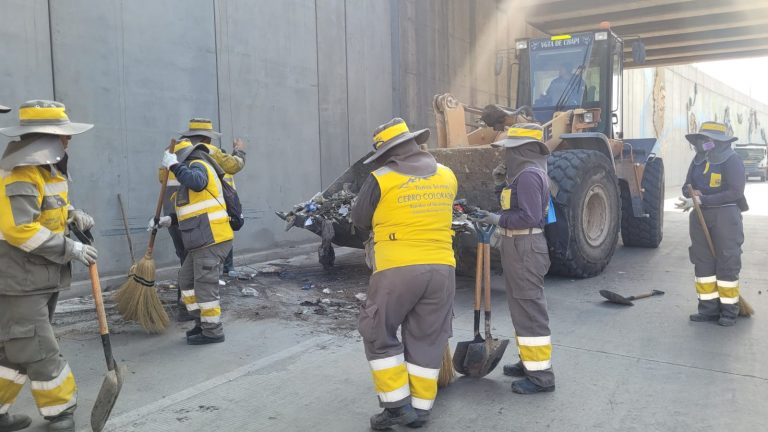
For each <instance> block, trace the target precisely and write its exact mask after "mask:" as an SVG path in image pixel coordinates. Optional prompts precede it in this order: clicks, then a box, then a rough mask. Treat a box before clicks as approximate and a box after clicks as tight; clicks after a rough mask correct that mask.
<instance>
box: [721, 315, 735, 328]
mask: <svg viewBox="0 0 768 432" xmlns="http://www.w3.org/2000/svg"><path fill="white" fill-rule="evenodd" d="M717 323H718V324H720V325H721V326H723V327H731V326H733V325H734V324H736V318H734V317H729V316H721V317H720V319H718V320H717Z"/></svg>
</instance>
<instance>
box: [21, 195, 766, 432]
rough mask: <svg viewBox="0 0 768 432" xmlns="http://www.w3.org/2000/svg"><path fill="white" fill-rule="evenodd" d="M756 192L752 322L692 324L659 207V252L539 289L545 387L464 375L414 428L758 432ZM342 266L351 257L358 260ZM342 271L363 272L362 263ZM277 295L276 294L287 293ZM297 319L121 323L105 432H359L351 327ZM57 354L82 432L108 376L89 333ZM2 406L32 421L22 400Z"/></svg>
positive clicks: (464, 300)
mask: <svg viewBox="0 0 768 432" xmlns="http://www.w3.org/2000/svg"><path fill="white" fill-rule="evenodd" d="M767 192H768V184H757V183H750V184H749V186H748V198H749V201H750V204H751V205H752V210H751V211H750V212H748V213H745V215H744V220H745V227H746V228H745V230H746V243H745V245H744V257H743V262H744V267H743V270H742V275H741V278H742V279H741V280H742V292H743V294H744V296H745V297H746V298H748V299H749V301H750V302H751V303H752V305H753V306H754V307H755V309H756V310H757V315H756V316H755V317H753V318H751V319H740V320H739V321H738V322H737V324H736V326H734V327H732V328H722V327H719V326H717V325H715V324H712V323H692V322H690V321H689V320H688V314H690V313H692V312H694V311H695V307H696V299H695V291H694V288H693V270H692V265H691V264H690V263H689V261H688V246H689V240H688V221H687V215H683V214H680V213H678V212H673V211H670V212H667V214H666V221H665V238H664V242H663V243H662V245H661V247H660V248H659V249H655V250H645V249H630V248H624V247H621V246H620V247H619V248H618V249H617V252H616V255H615V257H614V259H613V261H612V262H611V264H610V265H609V267H608V268H607V269H606V271H605V272H604V273H603V274H602V275H600V276H598V277H595V278H592V279H587V280H570V279H563V278H548V279H547V282H546V293H547V299H548V301H549V307H550V317H551V321H552V331H553V341H554V352H553V362H554V367H555V373H556V379H557V391H556V392H554V393H549V394H541V395H534V396H519V395H515V394H513V393H511V391H510V389H509V384H510V382H511V379H510V378H507V377H504V376H503V375H502V374H501V368H498V369H497V370H496V371H494V372H493V373H492V374H491V375H489V376H488V377H486V378H484V379H480V380H476V379H467V378H461V379H458V380H457V381H455V382H454V383H453V384H452V385H450V386H449V387H448V388H447V389H444V390H442V391H441V392H440V394H439V396H438V401H437V403H436V407H435V409H434V411H433V416H432V422H431V423H430V424H429V426H428V427H426V428H424V429H422V430H430V431H481V430H482V431H524V430H531V431H534V430H535V431H563V432H576V431H638V432H639V431H643V432H648V431H664V432H669V431H724V430H728V431H749V432H755V431H762V430H766V426H765V421H766V420H765V412H766V409H768V361H766V358H768V338H767V337H766V335H768V324H766V323H767V322H768V321H766V319H765V314H766V312H765V311H768V292H766V288H767V286H766V283H765V281H766V280H768V266H767V265H766V263H768V260H766V249H765V246H764V245H765V244H766V240H767V239H768V232H767V231H766V230H765V229H764V228H763V227H764V226H765V224H766V222H768V202H767V201H768V200H766V199H765V197H768V194H767ZM668 201H669V202H668V205H669V207H670V208H671V201H672V200H668ZM309 260H310V261H311V257H310V258H309ZM344 260H348V261H349V262H360V260H361V257H360V254H359V252H354V253H352V254H350V255H347V256H346V257H345V258H344ZM307 262H309V261H307ZM349 269H351V270H350V271H354V272H363V271H364V270H363V267H362V266H360V265H351V266H350V267H349ZM353 276H354V277H352V278H351V279H353V280H354V281H355V284H356V286H355V287H349V286H346V285H345V284H346V281H345V278H343V277H341V278H336V279H333V280H330V282H328V283H331V284H338V285H337V287H338V288H339V290H340V291H341V290H348V291H349V290H351V291H355V290H356V289H363V290H364V287H358V286H357V285H359V282H358V281H359V280H360V276H361V275H360V274H359V273H356V274H355V275H353ZM299 282H301V281H299ZM266 284H267V285H268V283H266ZM458 285H459V289H458V291H457V297H456V320H455V323H454V327H455V328H454V338H453V339H452V343H454V344H455V343H456V341H459V340H466V339H470V333H471V316H472V313H471V295H472V293H471V288H472V281H470V280H467V279H460V280H459V284H458ZM603 288H607V289H611V290H614V291H617V292H619V293H624V294H637V293H642V292H646V291H650V290H651V289H661V290H663V291H666V295H665V296H663V297H654V298H650V299H646V300H640V301H638V302H637V303H636V304H635V306H634V307H619V306H614V305H609V304H605V303H604V302H603V301H602V299H601V297H599V295H598V294H597V292H598V290H600V289H603ZM273 289H274V290H275V291H274V292H275V293H276V294H278V295H279V294H280V292H281V291H286V290H295V289H297V288H295V286H291V285H290V284H287V285H276V286H275V287H274V288H273ZM493 290H494V291H493V301H494V316H495V319H494V334H495V335H498V336H499V337H503V338H512V337H513V335H514V330H513V328H512V326H511V322H510V319H509V315H508V312H507V310H506V302H505V296H504V290H503V282H502V280H501V278H500V277H499V276H495V277H494V278H493ZM284 294H285V295H288V294H289V293H287V292H284ZM291 298H293V297H291ZM253 301H254V302H258V299H256V300H253ZM249 307H250V306H249ZM253 307H254V308H255V307H256V306H253ZM265 307H267V306H265ZM272 307H277V306H274V305H270V306H268V308H272ZM268 310H269V309H268ZM268 310H266V311H265V312H268ZM306 312H307V311H306V310H305V311H304V312H301V310H297V312H296V313H295V314H293V315H295V316H297V317H299V318H295V319H292V318H291V315H290V314H289V315H287V316H286V315H285V314H280V313H275V314H272V315H270V314H268V313H265V314H264V316H266V318H264V319H248V318H246V317H244V315H242V314H240V313H238V314H230V315H229V316H228V315H226V313H227V312H226V305H225V320H226V321H225V322H226V324H225V325H226V333H227V341H226V343H224V344H219V345H213V346H205V347H190V346H187V345H186V344H185V343H184V340H183V331H184V330H185V329H186V328H188V327H189V325H177V324H174V325H173V327H172V328H171V329H169V331H168V332H166V333H165V334H163V335H158V336H147V335H144V334H143V333H142V332H141V331H140V330H139V329H138V328H136V327H135V326H130V325H127V326H126V325H123V326H122V327H120V333H119V334H116V335H115V336H114V337H113V345H114V350H115V352H116V353H117V357H118V359H119V361H120V362H121V363H123V364H125V365H127V366H128V368H129V370H130V373H129V375H128V376H127V377H126V379H125V385H124V387H123V391H122V394H121V396H120V399H119V401H118V404H117V406H116V408H115V411H114V412H113V416H112V419H111V421H110V423H109V424H108V428H107V430H109V431H136V432H139V431H141V432H151V431H164V432H174V431H184V432H192V431H211V430H218V431H364V430H368V417H369V416H370V415H371V414H373V413H375V412H377V411H378V410H379V408H378V405H377V402H376V398H375V396H374V392H373V387H372V383H371V380H370V372H369V371H368V368H367V364H366V361H365V358H364V355H363V350H362V345H361V343H360V340H359V338H358V336H357V334H356V332H355V331H353V330H349V329H350V328H351V327H350V326H349V325H348V324H349V320H350V319H353V317H352V318H350V317H349V316H346V317H345V316H339V317H338V320H342V321H344V320H346V322H345V325H340V326H333V324H332V323H331V322H330V321H332V319H330V318H328V317H327V316H326V317H324V320H305V319H300V316H301V315H302V313H306ZM231 315H235V316H231ZM61 345H62V349H63V352H64V355H65V356H66V358H67V359H68V360H69V362H70V364H71V365H72V369H73V370H74V372H75V375H76V378H77V381H78V384H79V388H80V404H79V410H78V411H77V421H78V424H79V427H80V428H82V430H90V429H89V428H88V427H87V422H88V418H89V413H90V409H91V407H92V405H93V399H94V397H95V395H96V393H97V391H98V386H99V385H100V383H101V379H102V377H103V372H104V366H103V357H102V353H101V351H100V349H101V347H100V342H99V338H98V336H97V335H96V334H95V332H94V330H93V328H92V327H87V326H86V327H83V328H80V329H78V330H77V331H72V330H71V329H70V330H69V331H67V332H64V333H63V336H62V339H61ZM515 351H516V350H515V349H514V346H512V347H510V349H508V350H507V354H506V355H505V361H510V362H511V361H515V360H516V352H515ZM13 411H14V412H25V413H34V412H35V410H34V406H33V404H32V399H31V397H30V395H29V391H28V389H25V390H24V392H23V395H22V397H21V398H20V400H19V402H18V403H17V405H16V407H15V408H14V409H13ZM34 416H35V423H34V425H33V427H32V428H30V429H29V430H31V431H44V430H45V428H44V425H45V422H44V421H43V420H42V419H41V418H40V417H38V416H37V415H36V414H35V415H34Z"/></svg>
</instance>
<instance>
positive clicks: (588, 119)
mask: <svg viewBox="0 0 768 432" xmlns="http://www.w3.org/2000/svg"><path fill="white" fill-rule="evenodd" d="M594 121H595V113H593V112H592V111H587V112H585V113H584V123H593V122H594Z"/></svg>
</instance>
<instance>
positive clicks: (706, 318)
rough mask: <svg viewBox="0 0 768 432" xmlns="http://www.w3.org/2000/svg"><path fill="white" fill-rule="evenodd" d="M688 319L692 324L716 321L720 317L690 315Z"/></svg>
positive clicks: (698, 314)
mask: <svg viewBox="0 0 768 432" xmlns="http://www.w3.org/2000/svg"><path fill="white" fill-rule="evenodd" d="M689 318H690V319H691V321H693V322H707V321H717V320H718V319H719V318H720V317H719V316H717V315H704V314H700V313H695V314H692V315H691V316H690V317H689Z"/></svg>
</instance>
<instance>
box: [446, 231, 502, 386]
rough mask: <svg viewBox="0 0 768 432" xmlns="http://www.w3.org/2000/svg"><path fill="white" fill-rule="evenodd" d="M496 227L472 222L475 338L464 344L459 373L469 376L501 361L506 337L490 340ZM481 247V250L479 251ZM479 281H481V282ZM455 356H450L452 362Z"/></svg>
mask: <svg viewBox="0 0 768 432" xmlns="http://www.w3.org/2000/svg"><path fill="white" fill-rule="evenodd" d="M495 228H496V227H495V226H494V225H490V226H487V227H483V226H482V225H480V224H479V223H475V230H476V231H477V235H478V254H477V255H478V259H477V275H476V279H475V339H474V340H473V341H472V342H470V343H468V344H467V348H466V355H465V356H464V362H463V365H462V366H463V370H464V372H461V371H460V370H459V369H457V371H459V372H460V373H462V374H463V375H468V376H472V377H478V378H479V377H484V376H486V375H488V374H489V373H490V372H491V371H492V370H493V369H494V368H496V366H498V364H499V362H500V361H501V358H502V356H503V355H504V351H505V350H506V349H507V346H508V345H509V339H504V340H499V339H494V337H493V336H492V335H491V244H490V242H491V235H492V234H493V231H494V229H495ZM481 250H482V252H480V251H481ZM481 281H482V283H481ZM481 285H485V287H484V288H485V289H484V291H485V292H484V295H485V304H484V309H485V339H483V338H482V337H481V336H480V328H479V327H480V287H481ZM455 363H456V357H455V356H454V364H455Z"/></svg>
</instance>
